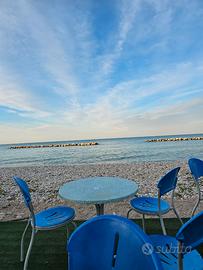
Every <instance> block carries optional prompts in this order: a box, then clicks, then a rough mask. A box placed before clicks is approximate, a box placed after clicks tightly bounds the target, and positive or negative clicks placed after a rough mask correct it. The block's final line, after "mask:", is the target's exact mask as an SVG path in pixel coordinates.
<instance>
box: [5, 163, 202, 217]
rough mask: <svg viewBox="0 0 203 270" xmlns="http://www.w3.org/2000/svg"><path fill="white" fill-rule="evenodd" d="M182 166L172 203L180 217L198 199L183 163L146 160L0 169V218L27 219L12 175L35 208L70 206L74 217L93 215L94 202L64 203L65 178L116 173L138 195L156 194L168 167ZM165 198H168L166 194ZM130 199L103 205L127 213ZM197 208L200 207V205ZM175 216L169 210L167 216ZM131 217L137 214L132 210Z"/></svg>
mask: <svg viewBox="0 0 203 270" xmlns="http://www.w3.org/2000/svg"><path fill="white" fill-rule="evenodd" d="M177 166H181V170H180V173H179V179H178V185H177V189H176V197H175V203H176V206H177V210H178V212H179V213H180V215H181V216H182V217H189V216H190V215H191V211H192V208H193V206H194V204H195V201H196V199H197V196H196V192H195V191H196V190H195V185H194V180H193V179H192V176H191V174H190V172H189V169H188V166H187V163H186V162H181V161H175V162H145V163H122V164H120V163H119V164H118V163H112V164H92V165H67V166H39V167H37V166H35V167H15V168H13V167H12V168H0V220H1V221H6V220H13V219H21V218H26V217H27V216H28V211H27V209H26V208H25V206H24V203H23V199H22V196H21V194H20V192H19V189H18V187H16V185H15V184H14V183H13V181H12V176H14V175H17V176H19V177H21V178H24V179H25V180H26V181H27V183H28V185H29V187H30V191H31V195H32V201H33V205H34V208H35V211H39V210H41V209H44V208H47V207H50V206H54V205H58V204H60V205H69V206H71V207H74V208H75V210H76V219H87V218H89V217H91V216H94V215H95V207H94V205H91V206H87V205H82V204H75V203H72V202H65V201H63V200H61V199H60V198H58V190H59V188H60V186H61V185H62V184H64V183H66V182H68V181H71V180H74V179H78V178H83V177H90V176H119V177H123V178H128V179H131V180H134V181H136V182H137V183H138V185H139V192H138V195H150V196H156V195H157V189H156V183H157V181H158V180H159V178H160V177H161V176H162V175H164V174H165V173H166V172H167V171H169V170H170V169H172V168H174V167H177ZM166 199H167V200H169V199H170V197H166ZM128 209H129V200H124V201H121V202H117V203H112V204H106V205H105V212H106V213H116V214H120V215H126V213H127V211H128ZM199 210H203V206H202V205H201V206H200V208H199ZM170 216H171V217H172V216H174V215H173V213H172V212H171V213H170V214H167V215H166V217H170ZM132 217H139V214H136V213H133V214H132Z"/></svg>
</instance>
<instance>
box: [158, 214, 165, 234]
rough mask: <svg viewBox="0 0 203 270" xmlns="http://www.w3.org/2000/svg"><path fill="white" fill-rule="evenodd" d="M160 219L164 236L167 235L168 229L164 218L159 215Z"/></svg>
mask: <svg viewBox="0 0 203 270" xmlns="http://www.w3.org/2000/svg"><path fill="white" fill-rule="evenodd" d="M159 219H160V223H161V228H162V231H163V234H164V235H167V233H166V228H165V225H164V220H163V218H162V216H161V215H159Z"/></svg>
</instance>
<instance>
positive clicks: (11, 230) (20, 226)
mask: <svg viewBox="0 0 203 270" xmlns="http://www.w3.org/2000/svg"><path fill="white" fill-rule="evenodd" d="M135 222H136V223H137V224H139V225H141V220H135ZM80 223H81V221H77V225H79V224H80ZM165 224H166V228H167V232H168V234H169V235H175V233H176V232H177V230H178V228H179V227H180V224H179V222H178V221H177V220H176V219H165ZM25 225H26V223H25V222H23V221H10V222H0V269H1V270H14V269H15V270H20V269H23V263H20V239H21V234H22V232H23V230H24V228H25ZM146 225H147V232H148V233H150V234H152V233H153V234H154V233H161V230H160V224H159V220H157V219H148V220H147V223H146ZM72 229H73V227H71V228H70V230H72ZM29 240H30V231H28V232H27V235H26V238H25V244H26V246H27V245H28V244H29ZM201 252H202V254H203V248H202V247H201ZM66 254H67V253H66V229H65V228H64V227H63V228H59V229H57V230H53V231H41V232H38V233H37V236H36V238H35V242H34V245H33V248H32V252H31V256H30V260H29V267H28V269H29V270H34V269H36V270H48V269H49V270H62V269H63V270H65V269H66V268H67V267H66V266H67V255H66Z"/></svg>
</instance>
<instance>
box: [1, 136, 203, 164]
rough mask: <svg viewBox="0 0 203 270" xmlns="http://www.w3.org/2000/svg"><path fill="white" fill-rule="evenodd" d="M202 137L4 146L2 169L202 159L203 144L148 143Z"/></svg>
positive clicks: (139, 138)
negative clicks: (88, 144) (63, 145)
mask: <svg viewBox="0 0 203 270" xmlns="http://www.w3.org/2000/svg"><path fill="white" fill-rule="evenodd" d="M173 137H174V138H176V137H203V134H188V135H170V136H157V137H156V136H149V137H131V138H112V139H96V140H92V139H91V140H80V141H79V140H75V141H56V142H54V141H53V142H37V143H29V144H12V145H10V144H1V145H0V167H21V166H23V167H26V166H45V165H51V166H54V165H71V164H97V163H119V162H120V163H129V162H149V161H155V162H156V161H166V162H167V161H174V160H181V161H184V160H188V159H189V158H191V157H197V158H200V159H203V140H199V141H198V140H197V141H176V142H146V140H148V139H152V138H155V139H156V138H173ZM89 141H95V142H98V145H96V146H71V147H57V148H55V147H53V148H30V149H10V147H11V146H16V145H47V144H66V143H81V142H89Z"/></svg>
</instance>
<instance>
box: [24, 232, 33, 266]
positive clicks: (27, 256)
mask: <svg viewBox="0 0 203 270" xmlns="http://www.w3.org/2000/svg"><path fill="white" fill-rule="evenodd" d="M35 234H36V230H35V228H32V235H31V239H30V244H29V247H28V250H27V254H26V257H25V262H24V267H23V270H27V265H28V260H29V257H30V252H31V249H32V245H33V241H34V237H35Z"/></svg>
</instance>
